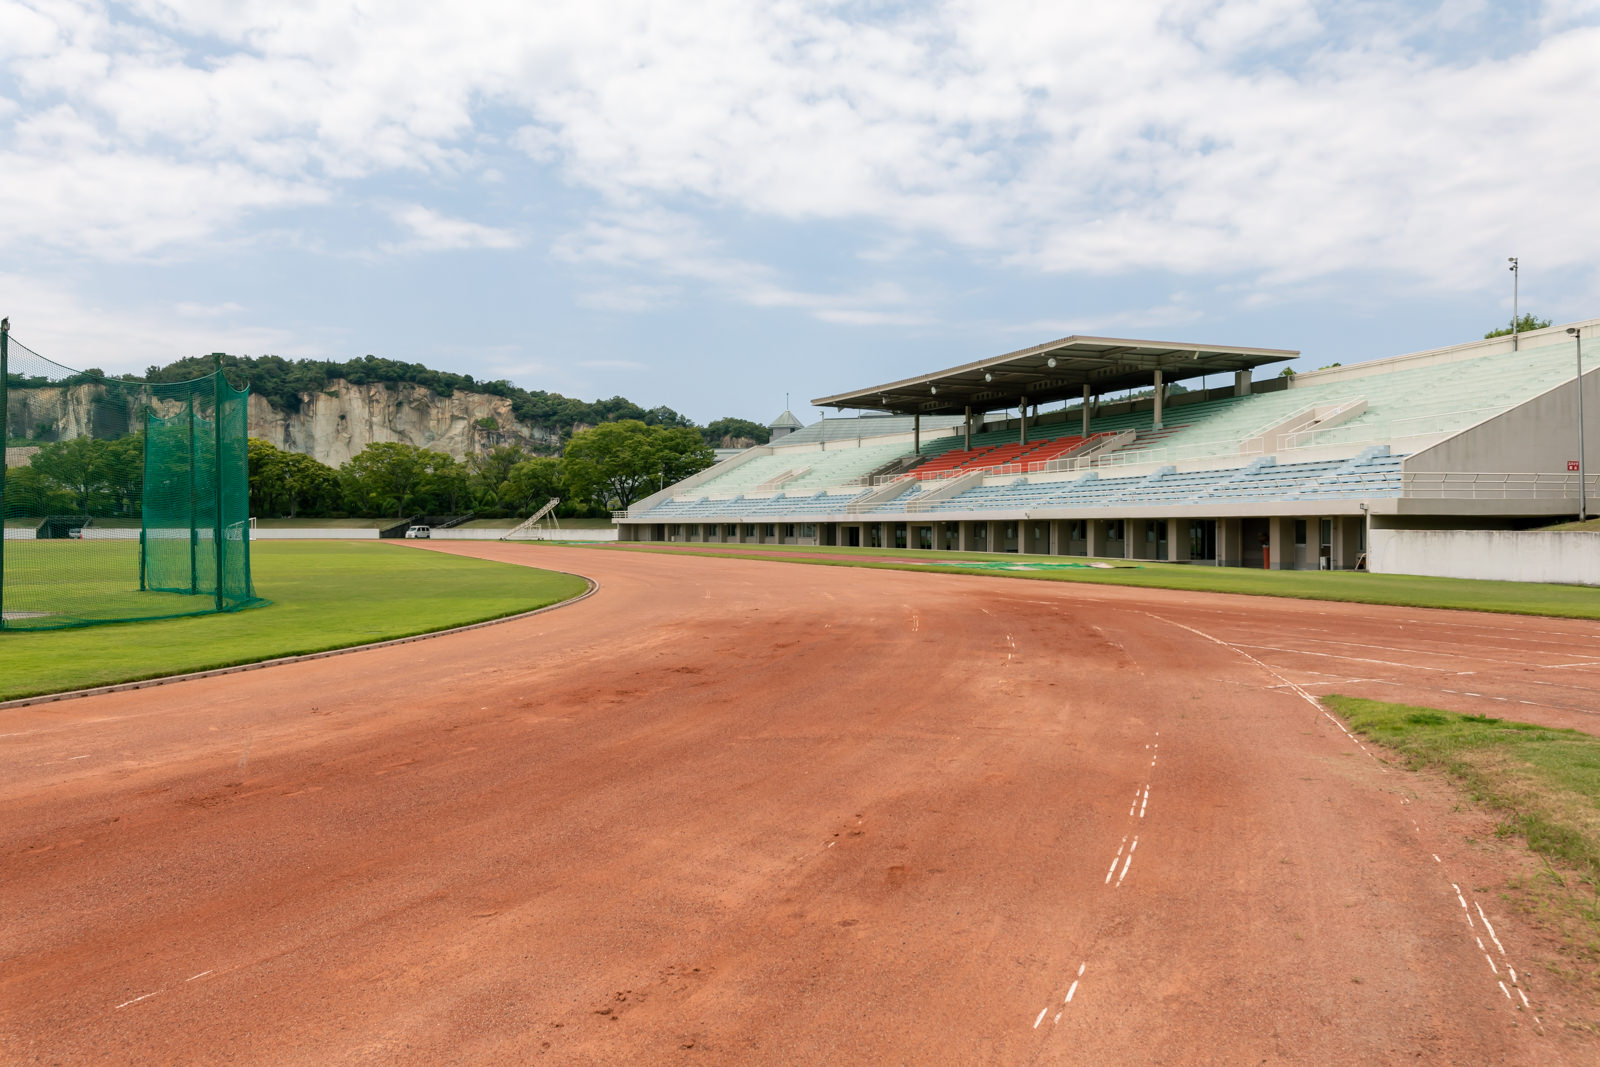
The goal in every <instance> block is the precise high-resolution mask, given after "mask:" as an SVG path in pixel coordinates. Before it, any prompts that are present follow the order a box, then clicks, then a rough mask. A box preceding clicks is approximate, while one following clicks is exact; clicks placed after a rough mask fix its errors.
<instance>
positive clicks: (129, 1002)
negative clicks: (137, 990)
mask: <svg viewBox="0 0 1600 1067" xmlns="http://www.w3.org/2000/svg"><path fill="white" fill-rule="evenodd" d="M159 992H161V990H159V989H158V990H156V993H159ZM156 993H146V994H145V995H144V996H142V997H134V998H133V999H132V1000H124V1001H123V1002H122V1003H121V1004H118V1005H117V1006H116V1008H113V1009H112V1010H113V1011H117V1010H120V1009H122V1008H126V1007H127V1006H128V1005H129V1004H137V1003H139V1001H141V1000H149V999H150V998H151V997H153V996H155V995H156Z"/></svg>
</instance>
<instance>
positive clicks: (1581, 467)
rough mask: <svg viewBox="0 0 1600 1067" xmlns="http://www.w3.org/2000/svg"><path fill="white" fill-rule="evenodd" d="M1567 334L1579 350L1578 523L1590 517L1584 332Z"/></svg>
mask: <svg viewBox="0 0 1600 1067" xmlns="http://www.w3.org/2000/svg"><path fill="white" fill-rule="evenodd" d="M1567 332H1568V333H1570V334H1571V335H1572V341H1573V344H1575V345H1576V346H1577V349H1578V521H1579V522H1582V521H1584V520H1585V519H1587V518H1588V517H1589V514H1588V513H1589V496H1588V492H1587V489H1588V487H1587V486H1586V485H1585V484H1584V480H1585V479H1586V478H1587V477H1588V476H1589V469H1588V466H1587V464H1585V463H1584V459H1585V457H1584V454H1583V332H1582V331H1581V330H1580V329H1579V328H1578V327H1576V326H1568V327H1567Z"/></svg>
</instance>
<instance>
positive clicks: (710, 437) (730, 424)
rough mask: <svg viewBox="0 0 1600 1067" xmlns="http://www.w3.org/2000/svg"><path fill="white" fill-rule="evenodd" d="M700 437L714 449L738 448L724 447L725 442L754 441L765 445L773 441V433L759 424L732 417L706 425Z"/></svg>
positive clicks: (732, 446)
mask: <svg viewBox="0 0 1600 1067" xmlns="http://www.w3.org/2000/svg"><path fill="white" fill-rule="evenodd" d="M700 436H701V437H703V438H705V442H706V444H708V445H710V446H711V447H712V448H725V447H726V448H734V447H737V446H736V445H731V444H729V445H724V444H723V442H724V441H754V442H755V443H756V444H758V445H764V444H766V443H767V442H768V441H770V440H771V439H772V431H771V430H770V429H768V428H767V427H765V426H763V425H761V424H760V423H759V422H751V421H750V420H749V419H736V418H733V417H731V416H730V417H728V418H725V419H715V420H713V421H711V422H708V423H706V428H705V429H704V430H701V431H700Z"/></svg>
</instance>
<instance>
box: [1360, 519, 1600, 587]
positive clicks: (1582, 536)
mask: <svg viewBox="0 0 1600 1067" xmlns="http://www.w3.org/2000/svg"><path fill="white" fill-rule="evenodd" d="M1367 569H1368V570H1370V571H1372V572H1373V573H1375V574H1425V575H1432V576H1435V577H1440V578H1497V579H1499V580H1501V581H1507V582H1560V583H1563V584H1567V585H1600V533H1588V532H1578V531H1574V532H1571V533H1552V532H1548V531H1528V532H1523V531H1512V530H1373V531H1372V532H1371V534H1370V537H1369V540H1368V551H1367Z"/></svg>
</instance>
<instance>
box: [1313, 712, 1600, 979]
mask: <svg viewBox="0 0 1600 1067" xmlns="http://www.w3.org/2000/svg"><path fill="white" fill-rule="evenodd" d="M1325 703H1327V704H1328V706H1330V707H1331V708H1333V709H1334V710H1335V711H1337V712H1338V713H1339V714H1340V715H1342V716H1344V717H1345V719H1346V720H1347V721H1348V722H1349V723H1350V726H1351V728H1352V729H1354V730H1355V731H1356V732H1357V733H1360V734H1362V735H1363V736H1365V737H1367V738H1370V739H1371V740H1373V741H1376V742H1378V743H1379V744H1381V745H1384V746H1386V747H1388V748H1390V749H1392V750H1394V751H1395V752H1397V753H1399V754H1400V755H1401V756H1402V757H1403V758H1404V759H1405V761H1406V763H1407V764H1408V765H1409V767H1410V768H1411V769H1412V770H1419V769H1423V768H1433V769H1437V770H1441V771H1443V772H1444V773H1445V774H1446V775H1448V776H1449V777H1450V778H1451V779H1452V780H1453V781H1454V782H1456V783H1457V784H1458V785H1459V786H1461V787H1462V788H1463V789H1464V791H1465V792H1466V793H1467V795H1468V796H1469V797H1470V798H1471V799H1472V800H1473V801H1475V802H1477V803H1479V804H1482V805H1483V806H1485V807H1486V808H1488V809H1489V810H1490V811H1492V812H1494V813H1495V814H1496V815H1497V816H1498V817H1499V819H1500V826H1499V829H1498V831H1497V832H1498V833H1499V834H1501V835H1502V836H1511V835H1515V836H1517V837H1520V838H1521V839H1523V840H1524V841H1526V842H1527V844H1528V847H1529V848H1531V849H1532V850H1533V851H1534V852H1536V853H1538V854H1539V855H1540V856H1542V857H1544V859H1545V861H1546V864H1547V866H1546V869H1545V871H1544V873H1543V874H1542V875H1541V876H1540V877H1539V878H1537V879H1533V880H1529V881H1524V882H1520V883H1514V884H1513V885H1512V886H1511V887H1510V888H1511V889H1512V890H1513V891H1514V892H1515V893H1516V896H1517V899H1518V900H1519V901H1520V902H1521V903H1522V904H1523V906H1524V907H1525V908H1527V909H1528V910H1529V911H1530V912H1531V913H1533V914H1535V915H1537V916H1538V917H1540V918H1541V919H1543V920H1545V921H1547V922H1549V923H1551V924H1553V925H1554V926H1556V927H1557V928H1559V929H1560V930H1561V931H1562V933H1563V937H1562V942H1563V944H1564V945H1565V946H1566V948H1567V950H1568V951H1569V952H1571V953H1573V954H1575V955H1576V956H1577V957H1578V958H1579V960H1580V961H1582V963H1583V967H1582V968H1581V969H1582V970H1584V971H1587V972H1588V974H1589V981H1590V982H1591V983H1592V984H1594V985H1595V986H1596V987H1597V988H1600V978H1597V977H1596V974H1595V971H1594V965H1595V964H1596V963H1600V803H1597V798H1600V738H1597V737H1592V736H1590V735H1589V734H1584V733H1579V732H1578V731H1576V730H1557V729H1553V728H1551V727H1546V726H1535V725H1532V724H1531V723H1522V722H1512V721H1510V720H1504V719H1494V718H1490V717H1488V716H1484V715H1461V714H1457V713H1455V712H1449V711H1439V710H1436V709H1434V708H1417V707H1410V706H1408V705H1405V704H1385V703H1381V702H1379V701H1376V700H1363V699H1359V698H1356V697H1342V696H1330V697H1327V698H1326V699H1325Z"/></svg>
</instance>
